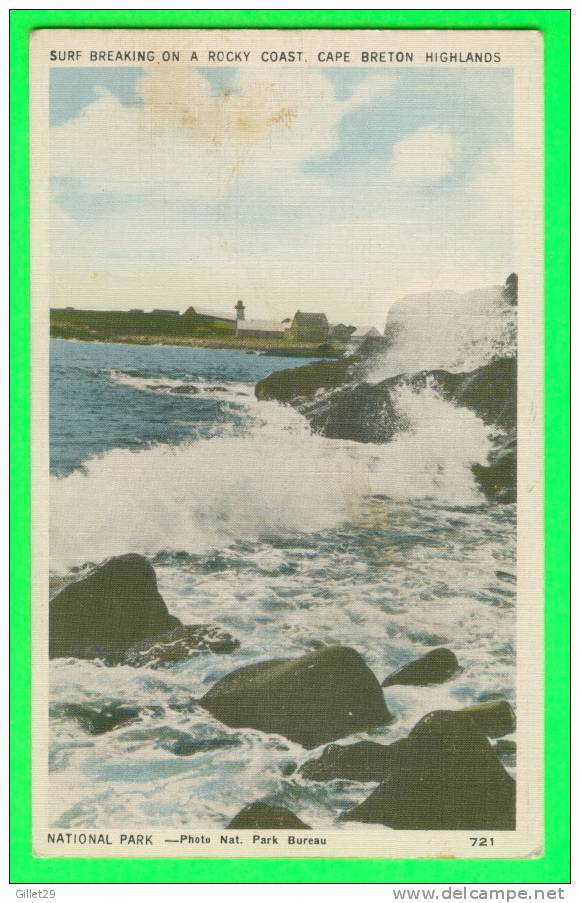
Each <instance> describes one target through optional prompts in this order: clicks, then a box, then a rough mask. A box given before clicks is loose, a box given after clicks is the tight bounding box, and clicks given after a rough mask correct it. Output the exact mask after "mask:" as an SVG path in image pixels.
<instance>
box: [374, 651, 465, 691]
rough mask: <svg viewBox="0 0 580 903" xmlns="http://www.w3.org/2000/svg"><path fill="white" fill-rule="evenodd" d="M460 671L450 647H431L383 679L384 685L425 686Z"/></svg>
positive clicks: (442, 680)
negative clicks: (424, 653) (419, 656)
mask: <svg viewBox="0 0 580 903" xmlns="http://www.w3.org/2000/svg"><path fill="white" fill-rule="evenodd" d="M458 671H459V662H458V661H457V658H456V657H455V655H454V653H453V652H451V650H450V649H443V648H441V649H431V651H430V652H427V653H426V655H423V656H421V658H418V659H416V660H415V661H413V662H407V664H406V665H403V666H402V667H401V668H398V669H397V670H396V671H393V673H392V674H389V676H388V677H386V678H385V679H384V681H383V687H393V686H396V685H397V684H399V685H403V686H404V685H411V686H413V685H414V686H420V687H425V686H428V685H429V684H442V683H444V682H445V681H446V680H449V678H450V677H453V675H454V674H457V672H458Z"/></svg>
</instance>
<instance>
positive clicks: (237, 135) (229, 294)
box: [50, 68, 513, 325]
mask: <svg viewBox="0 0 580 903" xmlns="http://www.w3.org/2000/svg"><path fill="white" fill-rule="evenodd" d="M50 122H51V175H52V178H51V190H52V197H53V202H54V203H53V218H52V254H53V261H52V269H53V274H54V277H53V296H54V297H53V298H52V301H51V303H54V304H58V303H60V302H61V301H62V300H63V295H64V293H66V292H67V291H68V300H67V301H66V303H71V298H70V292H71V290H72V292H73V295H74V297H73V299H72V300H73V301H74V303H76V304H78V305H79V306H87V307H89V306H90V307H93V306H103V307H119V308H123V307H125V306H127V305H128V304H130V305H133V304H134V302H135V300H136V299H137V298H141V302H142V303H141V304H140V306H147V305H148V304H150V306H168V307H183V306H186V305H187V304H188V303H191V300H192V298H195V297H198V298H199V299H200V300H199V303H200V304H201V303H202V301H201V299H203V303H204V305H206V306H208V305H209V306H211V305H212V303H215V305H216V307H224V306H229V301H230V299H232V298H233V299H234V300H235V298H237V297H239V296H240V295H242V296H243V297H244V299H245V301H246V304H247V306H248V308H249V310H250V312H251V315H253V316H268V317H270V316H276V317H278V316H279V315H281V316H286V315H289V314H291V313H292V312H293V310H294V308H295V307H296V306H302V307H303V308H308V307H310V308H312V309H320V308H322V307H325V308H326V309H328V312H329V313H330V315H331V316H332V317H334V318H340V319H348V314H349V312H350V313H351V316H350V319H351V320H352V319H353V316H354V313H353V309H356V311H357V312H358V311H360V314H359V320H364V321H365V322H377V323H379V325H380V323H381V320H382V319H384V316H383V314H384V312H386V309H387V307H388V305H389V304H390V303H392V301H394V300H396V299H397V298H399V297H401V296H403V295H404V294H408V293H410V292H415V291H420V290H429V289H439V288H442V289H445V288H455V289H457V288H461V287H466V288H471V287H476V286H477V285H481V284H490V283H493V282H494V281H501V279H502V277H505V275H507V272H509V270H510V268H511V265H512V257H511V255H512V250H511V229H512V209H511V208H512V204H511V190H510V189H511V178H510V175H509V167H510V164H511V147H512V140H513V135H512V125H513V85H512V72H511V70H508V69H465V68H449V69H443V68H440V69H411V68H406V69H389V70H384V69H380V70H378V69H377V70H373V69H361V70H356V69H348V70H345V69H319V70H311V69H294V70H288V69H287V70H284V71H283V72H282V73H280V70H278V71H277V72H274V73H273V72H272V71H271V70H269V71H267V72H266V71H265V70H264V69H261V70H236V69H201V70H200V69H197V70H187V69H183V68H181V69H174V70H164V71H161V72H160V71H153V70H145V69H139V68H78V69H77V68H74V69H73V68H66V69H64V68H63V69H53V70H52V71H51V93H50ZM504 271H505V272H504ZM168 286H171V287H172V288H173V291H172V292H171V293H169V294H168V295H167V298H165V297H159V293H160V291H161V290H162V287H165V293H166V294H167V287H168ZM297 301H300V304H299V305H298V304H297V303H296V302H297Z"/></svg>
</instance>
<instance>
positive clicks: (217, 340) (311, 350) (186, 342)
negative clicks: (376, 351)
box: [50, 329, 344, 358]
mask: <svg viewBox="0 0 580 903" xmlns="http://www.w3.org/2000/svg"><path fill="white" fill-rule="evenodd" d="M50 337H51V338H53V339H66V340H69V341H70V340H72V341H77V342H106V343H113V344H120V345H174V346H179V347H185V348H215V349H221V350H224V351H256V352H258V351H259V352H261V353H262V354H271V355H275V356H278V357H320V358H340V357H342V356H343V354H344V352H343V351H342V350H338V349H335V350H330V349H328V348H320V346H319V345H315V344H310V343H307V342H302V343H300V344H289V343H288V342H285V341H276V340H272V339H259V338H249V337H244V338H240V337H238V336H235V335H223V336H209V335H188V336H180V335H126V334H121V335H115V334H108V333H105V332H101V331H100V330H98V331H97V330H84V329H67V330H61V329H51V332H50Z"/></svg>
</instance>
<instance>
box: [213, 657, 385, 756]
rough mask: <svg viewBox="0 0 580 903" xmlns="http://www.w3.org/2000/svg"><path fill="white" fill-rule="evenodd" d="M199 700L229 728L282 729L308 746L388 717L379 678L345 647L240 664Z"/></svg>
mask: <svg viewBox="0 0 580 903" xmlns="http://www.w3.org/2000/svg"><path fill="white" fill-rule="evenodd" d="M200 702H201V705H202V706H204V708H206V709H207V710H208V711H209V712H211V714H212V715H214V717H215V718H218V719H219V720H220V721H223V722H224V724H227V725H228V726H229V727H248V728H254V729H256V730H260V731H265V732H266V733H269V734H281V735H282V736H283V737H287V738H288V739H289V740H293V741H294V742H296V743H300V744H301V745H302V746H304V747H306V748H307V749H312V748H313V747H315V746H320V745H321V744H322V743H328V742H329V741H331V740H337V739H339V738H340V737H346V736H348V735H349V734H352V733H355V732H356V731H360V730H368V728H371V727H376V726H378V725H380V724H385V723H387V722H389V721H391V720H392V716H391V714H390V712H389V711H388V709H387V707H386V705H385V700H384V698H383V691H382V690H381V687H380V684H379V682H378V680H377V678H376V677H375V675H374V674H373V673H372V671H371V670H370V669H369V668H368V667H367V665H366V664H365V663H364V661H363V659H362V658H361V656H360V655H359V654H358V652H355V650H354V649H350V648H348V647H346V646H326V647H325V648H323V649H320V650H317V651H316V652H312V653H310V654H308V655H303V656H301V657H300V658H296V659H276V660H273V661H266V662H260V663H259V664H256V665H248V666H246V667H244V668H240V669H239V670H237V671H234V672H233V673H231V674H228V675H227V676H226V677H224V678H223V679H222V680H220V681H218V683H217V684H215V685H214V686H213V687H212V689H211V690H210V691H209V692H208V693H206V695H205V696H204V697H203V699H201V701H200Z"/></svg>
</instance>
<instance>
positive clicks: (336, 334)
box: [328, 323, 356, 342]
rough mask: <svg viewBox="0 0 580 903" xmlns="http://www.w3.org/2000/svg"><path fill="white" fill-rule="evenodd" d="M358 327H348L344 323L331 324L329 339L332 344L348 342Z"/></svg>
mask: <svg viewBox="0 0 580 903" xmlns="http://www.w3.org/2000/svg"><path fill="white" fill-rule="evenodd" d="M355 332H356V326H346V325H345V324H344V323H331V324H330V327H329V330H328V339H329V341H331V342H348V341H350V337H351V335H352V334H353V333H355Z"/></svg>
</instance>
